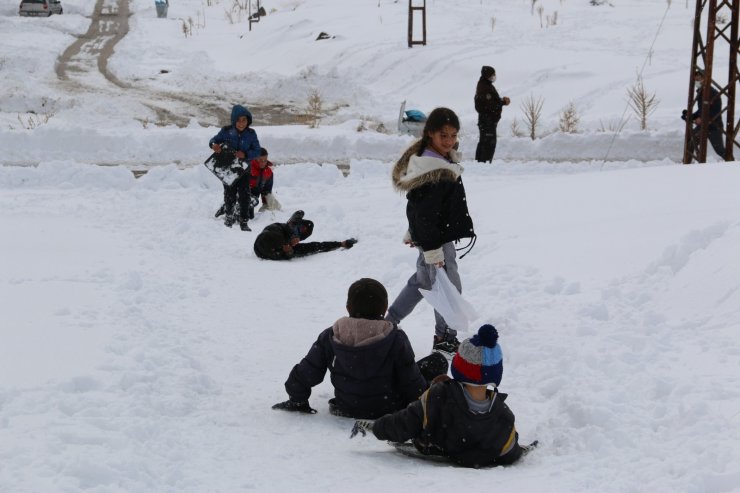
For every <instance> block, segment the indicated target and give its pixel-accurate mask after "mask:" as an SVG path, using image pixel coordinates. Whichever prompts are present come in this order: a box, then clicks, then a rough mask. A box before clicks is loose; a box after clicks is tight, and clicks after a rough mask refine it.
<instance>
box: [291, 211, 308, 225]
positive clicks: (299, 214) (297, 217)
mask: <svg viewBox="0 0 740 493" xmlns="http://www.w3.org/2000/svg"><path fill="white" fill-rule="evenodd" d="M304 215H305V212H303V211H295V212H294V213H293V215H292V216H290V219H288V225H289V226H293V225H296V224H298V223H299V222H301V220H302V219H303V216H304Z"/></svg>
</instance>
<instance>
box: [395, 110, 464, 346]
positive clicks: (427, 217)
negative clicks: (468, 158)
mask: <svg viewBox="0 0 740 493" xmlns="http://www.w3.org/2000/svg"><path fill="white" fill-rule="evenodd" d="M459 130H460V121H459V119H458V117H457V115H456V114H455V112H454V111H452V110H451V109H448V108H436V109H435V110H434V111H432V112H431V113H430V114H429V118H428V119H427V121H426V125H425V126H424V131H423V133H422V138H421V140H419V141H417V142H415V143H414V144H413V145H412V146H411V147H409V148H408V149H407V150H406V152H404V153H403V156H401V159H399V160H398V162H397V163H396V165H395V166H394V168H393V175H392V180H393V186H394V188H395V189H396V190H398V191H399V192H405V193H406V198H407V199H408V204H407V205H406V217H407V218H408V223H409V227H408V231H407V233H406V235H405V237H404V240H403V241H404V243H406V244H407V245H409V246H412V247H416V248H418V249H419V257H418V259H417V261H416V272H415V273H414V274H412V275H411V277H410V278H409V280H408V282H407V283H406V286H405V287H404V288H403V289H402V290H401V293H399V295H398V297H397V298H396V300H395V301H394V302H393V304H392V305H391V306H390V308H389V309H388V314H387V315H386V320H390V321H391V322H393V323H396V324H398V323H399V322H400V321H401V320H403V319H404V318H405V317H406V316H407V315H409V314H410V313H411V312H412V311H413V310H414V308H415V307H416V305H417V304H418V303H419V301H421V299H422V295H421V293H420V292H419V288H422V289H427V290H428V289H431V287H432V284H433V282H434V278H435V274H436V268H437V267H442V268H444V269H445V271H446V272H447V276H448V277H449V278H450V281H452V284H454V285H455V287H456V288H457V289H458V291H462V285H461V283H460V275H459V274H458V272H457V262H456V260H455V257H456V255H455V245H454V242H456V241H458V240H460V239H461V238H472V239H474V238H475V232H474V231H473V221H472V219H471V218H470V214H468V206H467V202H466V198H465V187H464V186H463V182H462V179H461V178H460V175H461V174H462V172H463V168H462V166H460V165H459V164H458V162H459V161H460V155H459V154H458V152H457V151H456V147H457V133H458V131H459ZM472 241H473V240H471V242H472ZM434 318H435V327H434V329H435V335H434V344H433V349H434V350H437V351H444V352H447V353H454V352H455V350H456V349H457V346H458V345H459V344H460V342H459V341H458V340H457V337H456V336H457V331H456V330H455V329H454V328H451V327H449V326H448V325H447V322H445V320H444V319H443V318H442V316H441V315H440V314H439V313H437V312H436V311H435V312H434Z"/></svg>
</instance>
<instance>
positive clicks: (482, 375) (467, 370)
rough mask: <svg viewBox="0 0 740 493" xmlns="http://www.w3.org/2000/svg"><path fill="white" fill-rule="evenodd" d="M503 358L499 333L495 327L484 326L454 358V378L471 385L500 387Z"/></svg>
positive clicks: (465, 342) (461, 347) (462, 345)
mask: <svg viewBox="0 0 740 493" xmlns="http://www.w3.org/2000/svg"><path fill="white" fill-rule="evenodd" d="M503 358H504V353H503V351H501V346H499V345H498V331H497V330H496V328H495V327H494V326H493V325H490V324H486V325H483V326H482V327H481V328H480V329H478V333H477V334H476V335H474V336H473V337H471V338H469V339H465V340H464V341H463V342H462V343H460V347H459V348H458V349H457V353H455V356H454V357H453V358H452V368H451V372H452V378H454V379H455V380H457V381H458V382H462V383H467V384H470V385H481V386H482V385H489V384H493V385H495V386H497V387H498V385H499V384H500V383H501V377H502V376H503V373H504V364H503Z"/></svg>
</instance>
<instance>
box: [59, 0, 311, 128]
mask: <svg viewBox="0 0 740 493" xmlns="http://www.w3.org/2000/svg"><path fill="white" fill-rule="evenodd" d="M130 15H131V14H130V12H129V0H97V2H96V4H95V8H94V11H93V14H92V19H91V22H90V27H89V29H88V30H87V32H86V33H85V34H84V35H82V36H81V37H80V38H78V39H77V40H76V41H75V42H74V43H72V44H71V45H70V46H68V47H67V49H66V50H64V52H63V53H62V54H61V56H60V57H59V59H58V60H57V64H56V74H57V78H58V79H59V81H60V82H61V83H62V84H64V85H66V86H67V87H66V89H67V90H69V91H71V92H73V93H74V92H87V93H97V92H103V93H104V94H103V95H102V96H103V97H107V98H127V99H129V100H133V101H135V102H138V103H139V104H140V105H141V106H143V107H144V108H142V114H144V113H146V112H147V111H146V110H147V109H148V110H151V111H153V112H154V113H155V115H156V120H155V122H154V123H155V124H157V125H169V124H175V125H177V126H179V127H184V126H187V125H188V124H189V123H190V121H191V119H194V120H195V121H197V122H198V123H200V124H201V125H204V126H208V125H226V124H228V123H229V118H230V110H231V108H230V107H228V105H226V104H224V102H223V101H222V100H221V99H219V98H216V97H214V96H210V95H205V94H195V93H184V92H168V91H157V90H151V89H149V88H146V87H137V86H134V85H132V84H128V83H125V82H123V81H121V80H119V79H118V78H117V77H116V76H115V75H114V74H113V73H111V72H110V70H108V60H109V59H110V57H111V55H112V54H113V51H114V49H115V46H116V43H118V42H119V41H120V40H121V39H123V37H124V36H126V34H127V33H128V29H129V24H128V19H129V16H130ZM249 109H250V111H251V112H252V113H253V114H254V115H259V123H260V124H261V125H286V124H292V123H304V122H305V121H306V119H305V115H300V114H294V113H292V112H290V108H288V107H285V106H281V105H255V104H253V103H251V104H249Z"/></svg>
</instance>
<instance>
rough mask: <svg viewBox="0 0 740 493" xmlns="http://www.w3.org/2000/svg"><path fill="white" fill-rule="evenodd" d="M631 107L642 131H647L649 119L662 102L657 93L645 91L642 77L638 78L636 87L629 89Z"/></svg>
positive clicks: (628, 96) (628, 95)
mask: <svg viewBox="0 0 740 493" xmlns="http://www.w3.org/2000/svg"><path fill="white" fill-rule="evenodd" d="M627 102H628V103H629V107H630V108H632V111H633V112H634V113H635V115H636V116H637V119H638V120H640V130H647V119H648V116H650V115H651V114H652V113H653V112H654V111H655V109H656V108H657V107H658V103H659V102H660V100H659V99H658V98H657V97H656V96H655V93H652V94H649V93H648V92H647V90H646V89H645V84H644V83H643V81H642V77H639V76H638V77H637V82H635V85H633V86H632V87H630V88H628V89H627Z"/></svg>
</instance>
